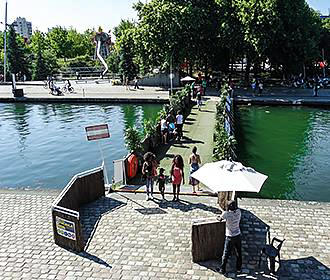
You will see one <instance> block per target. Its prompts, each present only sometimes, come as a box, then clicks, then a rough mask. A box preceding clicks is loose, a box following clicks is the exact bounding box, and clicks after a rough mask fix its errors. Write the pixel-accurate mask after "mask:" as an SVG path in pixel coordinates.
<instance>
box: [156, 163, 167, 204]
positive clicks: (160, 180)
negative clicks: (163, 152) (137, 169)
mask: <svg viewBox="0 0 330 280" xmlns="http://www.w3.org/2000/svg"><path fill="white" fill-rule="evenodd" d="M164 171H165V169H164V168H160V169H159V176H158V179H157V182H156V184H158V188H159V192H160V193H161V195H162V198H163V199H165V181H166V177H165V174H164Z"/></svg>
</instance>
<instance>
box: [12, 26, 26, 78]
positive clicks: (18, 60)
mask: <svg viewBox="0 0 330 280" xmlns="http://www.w3.org/2000/svg"><path fill="white" fill-rule="evenodd" d="M7 56H8V72H9V73H14V74H17V73H20V74H22V75H24V74H25V75H26V76H27V77H29V76H30V72H29V69H30V66H31V64H30V58H31V57H30V56H29V53H28V49H27V47H26V46H25V43H24V40H23V38H22V37H21V36H19V35H17V34H16V32H15V30H14V28H13V27H12V26H10V28H9V35H8V51H7Z"/></svg>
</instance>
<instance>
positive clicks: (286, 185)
mask: <svg viewBox="0 0 330 280" xmlns="http://www.w3.org/2000/svg"><path fill="white" fill-rule="evenodd" d="M237 120H238V121H237V124H238V125H237V128H236V137H237V140H238V155H239V159H240V161H242V162H243V163H244V165H248V166H252V167H253V168H255V169H256V170H257V171H259V172H262V173H264V174H267V175H268V176H269V178H268V179H267V181H266V183H265V184H264V186H263V188H262V190H261V192H260V193H259V196H261V197H263V198H279V199H297V200H314V201H328V202H329V201H330V184H329V182H330V110H327V109H320V108H307V107H263V106H241V107H238V108H237ZM245 195H246V196H255V195H252V194H245Z"/></svg>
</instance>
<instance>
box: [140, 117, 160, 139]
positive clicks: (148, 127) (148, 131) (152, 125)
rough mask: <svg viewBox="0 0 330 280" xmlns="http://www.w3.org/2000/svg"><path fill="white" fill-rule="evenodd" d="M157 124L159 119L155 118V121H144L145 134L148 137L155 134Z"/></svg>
mask: <svg viewBox="0 0 330 280" xmlns="http://www.w3.org/2000/svg"><path fill="white" fill-rule="evenodd" d="M157 124H158V122H157V120H155V121H153V120H144V122H143V131H144V135H145V136H146V137H149V136H152V135H155V133H156V128H157Z"/></svg>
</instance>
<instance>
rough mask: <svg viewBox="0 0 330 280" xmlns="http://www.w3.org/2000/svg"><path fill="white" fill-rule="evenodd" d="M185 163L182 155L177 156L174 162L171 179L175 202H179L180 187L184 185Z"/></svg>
mask: <svg viewBox="0 0 330 280" xmlns="http://www.w3.org/2000/svg"><path fill="white" fill-rule="evenodd" d="M183 167H184V163H183V158H182V156H180V155H176V156H175V157H174V159H173V162H172V168H171V177H172V186H173V201H179V195H180V186H181V183H182V184H184V171H183Z"/></svg>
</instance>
